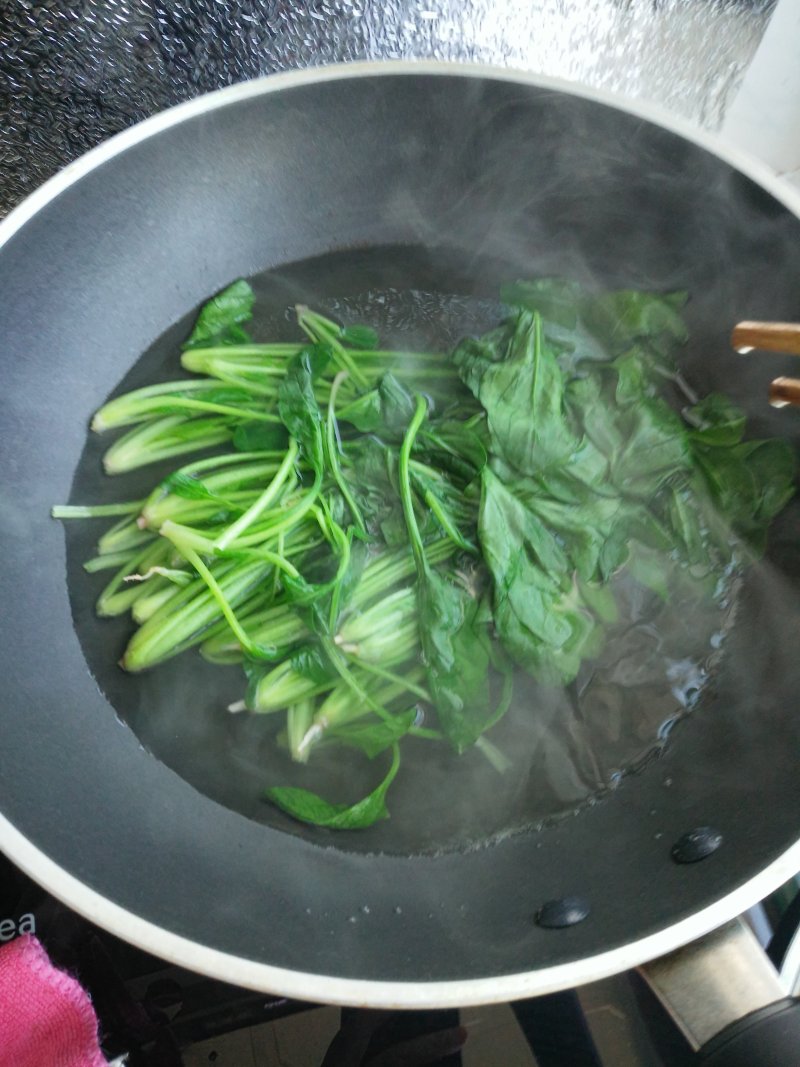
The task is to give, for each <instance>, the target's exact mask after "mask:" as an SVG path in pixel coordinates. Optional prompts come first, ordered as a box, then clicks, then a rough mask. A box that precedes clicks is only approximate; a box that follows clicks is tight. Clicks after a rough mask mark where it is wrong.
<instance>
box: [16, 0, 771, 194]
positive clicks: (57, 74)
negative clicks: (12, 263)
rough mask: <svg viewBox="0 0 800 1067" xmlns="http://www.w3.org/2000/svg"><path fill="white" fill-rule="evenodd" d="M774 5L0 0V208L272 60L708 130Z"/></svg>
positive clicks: (766, 1) (569, 0) (554, 0)
mask: <svg viewBox="0 0 800 1067" xmlns="http://www.w3.org/2000/svg"><path fill="white" fill-rule="evenodd" d="M773 7H774V2H773V0H752V2H750V3H747V2H745V0H738V2H737V0H528V2H525V0H388V2H385V3H381V2H380V0H314V2H310V3H297V2H294V3H292V2H287V0H271V2H270V0H228V2H217V0H81V2H78V0H73V2H71V3H70V2H68V0H66V2H65V0H0V215H1V214H5V213H6V212H7V211H8V210H9V209H10V208H11V207H12V206H13V205H14V204H15V203H17V202H18V201H19V200H20V199H21V198H22V197H23V196H24V195H26V194H27V193H28V192H30V191H31V190H32V189H34V188H35V187H36V186H37V185H39V184H40V183H41V182H42V181H44V180H45V179H46V178H48V177H49V176H50V175H51V174H53V173H54V172H55V171H56V170H58V169H59V167H61V166H63V165H64V164H65V163H67V162H69V161H70V160H72V159H74V158H75V157H76V156H78V155H80V154H81V153H82V152H84V151H86V150H87V149H89V148H91V147H93V146H94V145H95V144H97V143H98V142H100V141H102V140H103V139H105V138H106V137H108V136H110V135H111V134H113V133H116V132H117V131H119V130H121V129H123V128H124V127H126V126H130V125H131V124H133V123H134V122H137V121H138V120H139V119H142V118H145V117H146V116H148V115H152V114H153V113H154V112H156V111H159V110H161V109H162V108H165V107H168V106H169V105H171V104H175V103H178V102H180V101H182V100H187V99H189V98H190V97H193V96H196V95H198V94H199V93H203V92H208V91H209V90H212V89H218V88H220V87H221V86H224V85H230V84H231V83H233V82H237V81H243V80H246V79H249V78H254V77H257V76H258V75H261V74H269V73H272V72H274V71H279V70H287V69H294V68H301V67H309V66H314V65H318V64H321V63H333V62H341V61H352V60H358V59H400V58H402V59H421V58H433V59H442V60H451V61H457V62H481V63H492V64H498V65H501V66H508V67H517V68H522V69H526V70H531V71H535V72H538V73H545V74H550V75H557V76H560V77H562V78H567V79H570V80H572V81H577V82H582V83H584V84H588V85H591V86H596V87H603V88H606V89H612V90H616V91H618V92H623V93H627V94H629V95H631V96H635V97H644V98H647V99H650V100H652V101H655V102H656V103H659V104H662V105H664V106H666V107H668V108H671V109H673V110H675V111H677V112H680V113H681V114H683V115H685V116H687V117H689V118H690V119H693V120H695V121H696V122H698V123H700V124H701V125H704V126H706V127H707V128H710V129H715V128H717V127H718V126H719V125H720V123H721V122H722V119H723V117H724V114H725V109H726V107H727V105H728V103H729V102H730V100H731V98H732V95H733V93H734V91H735V89H736V87H737V85H738V83H739V81H740V80H741V77H742V75H743V74H744V72H745V70H746V68H747V66H748V64H749V62H750V60H751V58H752V56H753V53H754V51H755V49H756V47H757V46H758V43H759V41H760V40H761V37H762V34H763V32H764V30H765V28H766V26H767V22H768V20H769V17H770V14H771V12H772V10H773Z"/></svg>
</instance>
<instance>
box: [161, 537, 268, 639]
mask: <svg viewBox="0 0 800 1067" xmlns="http://www.w3.org/2000/svg"><path fill="white" fill-rule="evenodd" d="M164 525H165V526H169V525H170V524H169V523H165V524H164ZM161 529H162V533H163V534H164V536H165V537H167V538H169V540H171V541H172V543H173V544H174V545H175V547H176V548H177V549H178V551H179V552H180V554H181V555H182V556H183V557H184V559H186V560H187V561H188V562H189V563H191V565H192V566H193V567H194V569H195V570H196V571H197V573H198V574H199V575H200V577H201V578H202V579H203V581H204V582H205V583H206V585H207V586H208V588H209V590H210V592H211V595H212V596H213V597H214V600H216V602H217V604H218V605H219V609H220V611H221V612H222V614H223V615H224V617H225V620H226V622H227V623H228V625H229V626H230V628H231V630H232V631H233V633H234V635H235V636H236V639H237V640H238V642H239V644H240V645H241V646H242V648H243V649H245V651H247V652H249V653H250V655H253V656H256V657H257V656H258V649H257V648H256V647H255V645H254V644H253V642H252V641H251V640H250V638H249V637H248V636H247V634H246V633H245V631H244V629H243V628H242V626H241V625H240V623H239V620H238V619H237V618H236V615H235V613H234V611H233V608H232V607H231V606H230V603H229V602H228V599H227V597H226V596H225V594H224V593H223V591H222V589H221V588H220V586H219V583H218V582H217V580H216V578H215V577H214V575H213V574H212V573H211V571H210V570H209V569H208V567H207V566H206V565H205V563H204V562H203V560H202V559H201V558H200V556H199V555H198V554H197V552H195V550H194V549H193V548H190V547H189V546H188V544H186V543H185V542H183V541H182V540H181V538H180V536H179V535H177V536H176V535H175V532H174V528H173V529H167V530H165V529H164V527H162V528H161ZM171 534H172V535H173V536H170V535H171Z"/></svg>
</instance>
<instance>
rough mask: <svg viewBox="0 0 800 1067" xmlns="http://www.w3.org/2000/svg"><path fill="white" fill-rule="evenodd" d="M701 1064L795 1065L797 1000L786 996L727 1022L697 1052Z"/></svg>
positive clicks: (799, 1024) (799, 1035)
mask: <svg viewBox="0 0 800 1067" xmlns="http://www.w3.org/2000/svg"><path fill="white" fill-rule="evenodd" d="M696 1062H697V1064H698V1065H700V1064H702V1065H703V1067H794V1065H795V1064H797V1063H800V1001H798V1000H794V999H793V998H792V997H785V998H784V999H783V1000H778V1001H776V1002H775V1003H773V1004H768V1005H767V1006H766V1007H765V1008H759V1010H758V1011H754V1012H752V1013H751V1014H750V1015H746V1016H745V1017H744V1018H743V1019H738V1020H737V1021H736V1022H735V1023H731V1024H730V1025H729V1026H726V1027H725V1029H724V1030H722V1031H721V1032H720V1033H719V1034H717V1035H716V1037H713V1038H712V1039H711V1040H710V1041H709V1042H708V1044H706V1045H704V1046H703V1047H702V1048H701V1049H700V1051H699V1052H698V1053H697V1056H696Z"/></svg>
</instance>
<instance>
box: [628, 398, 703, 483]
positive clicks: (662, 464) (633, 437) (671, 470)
mask: <svg viewBox="0 0 800 1067" xmlns="http://www.w3.org/2000/svg"><path fill="white" fill-rule="evenodd" d="M619 427H620V432H621V434H622V437H623V440H624V444H623V446H622V447H621V449H620V450H619V451H618V452H616V453H615V454H614V455H612V456H611V457H610V460H611V477H612V479H613V481H614V485H615V486H616V487H617V488H618V490H619V491H620V492H621V493H623V494H625V495H626V496H636V497H639V498H642V499H648V498H650V497H652V495H653V493H654V492H655V491H656V490H657V489H658V488H659V486H660V485H661V484H662V483H663V482H664V481H665V480H666V479H668V478H670V477H672V476H673V475H675V474H677V473H679V472H681V471H688V470H689V469H690V467H691V463H692V459H691V453H690V449H689V442H688V437H687V434H686V430H685V427H684V424H683V422H682V421H681V419H680V417H679V415H678V414H677V413H676V412H675V411H673V410H672V408H670V406H669V405H668V404H666V403H665V402H664V401H663V400H660V399H658V398H657V397H652V398H650V397H642V398H641V399H640V401H639V403H638V404H637V405H636V406H635V407H634V406H632V407H630V408H629V409H628V410H627V411H626V412H624V413H623V414H622V415H621V417H620V420H619Z"/></svg>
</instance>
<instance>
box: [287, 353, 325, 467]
mask: <svg viewBox="0 0 800 1067" xmlns="http://www.w3.org/2000/svg"><path fill="white" fill-rule="evenodd" d="M278 413H279V415H280V417H281V421H282V422H283V424H284V426H285V427H286V429H287V430H288V431H289V434H290V436H291V437H293V438H294V439H295V440H296V441H297V443H298V444H299V445H300V448H301V449H302V451H303V455H304V456H305V458H306V460H307V461H308V463H309V465H310V466H311V468H312V470H314V472H315V473H316V474H317V475H318V476H320V477H321V475H322V470H323V467H324V452H323V445H322V414H321V412H320V410H319V405H318V404H317V400H316V397H315V396H314V386H313V372H312V366H311V358H310V356H309V354H308V351H307V350H305V349H304V350H303V351H302V352H299V353H298V355H297V356H295V357H294V359H293V360H292V362H291V363H290V364H289V366H288V368H287V370H286V376H285V377H284V379H283V381H282V382H281V384H280V387H279V389H278Z"/></svg>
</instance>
